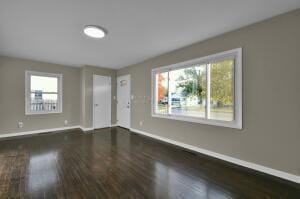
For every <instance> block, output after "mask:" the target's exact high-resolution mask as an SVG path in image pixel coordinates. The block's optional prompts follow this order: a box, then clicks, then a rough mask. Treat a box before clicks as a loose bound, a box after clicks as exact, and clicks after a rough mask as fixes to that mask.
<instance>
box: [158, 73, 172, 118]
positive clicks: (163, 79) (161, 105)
mask: <svg viewBox="0 0 300 199" xmlns="http://www.w3.org/2000/svg"><path fill="white" fill-rule="evenodd" d="M168 78H169V77H168V72H164V73H157V74H156V75H155V83H156V85H155V93H156V94H155V96H156V97H155V107H154V113H155V114H160V115H167V114H168Z"/></svg>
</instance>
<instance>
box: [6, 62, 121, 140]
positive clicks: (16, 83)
mask: <svg viewBox="0 0 300 199" xmlns="http://www.w3.org/2000/svg"><path fill="white" fill-rule="evenodd" d="M26 70H32V71H38V72H46V73H58V74H62V75H63V112H62V113H59V114H41V115H25V71H26ZM93 74H96V75H103V76H111V77H112V82H115V81H116V80H115V77H116V71H115V70H111V69H106V68H100V67H93V66H83V67H81V68H75V67H69V66H63V65H57V64H50V63H44V62H37V61H30V60H24V59H18V58H9V57H4V56H0V93H1V94H0V134H8V133H17V132H24V131H35V130H44V129H52V128H61V127H67V126H82V127H84V128H92V127H93ZM115 85H116V84H112V99H114V97H113V96H115V93H116V86H115ZM115 101H116V100H113V101H112V124H115V123H116V114H115V113H116V104H115ZM65 120H67V121H68V125H65V123H64V121H65ZM18 122H23V123H24V127H23V128H18Z"/></svg>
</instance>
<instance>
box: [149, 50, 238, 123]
mask: <svg viewBox="0 0 300 199" xmlns="http://www.w3.org/2000/svg"><path fill="white" fill-rule="evenodd" d="M161 71H166V72H161ZM152 72H153V75H152V77H153V78H155V79H153V82H154V85H153V93H154V94H155V95H154V96H153V97H152V102H153V103H152V104H153V106H154V107H153V109H152V110H153V112H152V116H153V117H156V116H157V117H160V115H164V117H165V118H170V119H175V120H183V121H190V122H199V123H203V124H210V125H216V126H225V127H231V128H238V129H241V128H242V83H243V82H242V49H241V48H237V49H233V50H229V51H225V52H221V53H217V54H214V55H209V56H206V57H202V58H198V59H193V60H189V61H185V62H183V63H177V64H174V65H170V66H165V67H161V68H158V69H153V70H152Z"/></svg>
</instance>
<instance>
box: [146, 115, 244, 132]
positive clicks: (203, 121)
mask: <svg viewBox="0 0 300 199" xmlns="http://www.w3.org/2000/svg"><path fill="white" fill-rule="evenodd" d="M152 117H156V118H164V119H171V120H179V121H184V122H193V123H199V124H207V125H211V126H220V127H228V128H233V129H240V130H241V129H242V123H241V122H237V121H232V122H226V121H220V120H207V119H201V118H196V117H187V116H185V117H182V116H175V115H159V114H154V113H152Z"/></svg>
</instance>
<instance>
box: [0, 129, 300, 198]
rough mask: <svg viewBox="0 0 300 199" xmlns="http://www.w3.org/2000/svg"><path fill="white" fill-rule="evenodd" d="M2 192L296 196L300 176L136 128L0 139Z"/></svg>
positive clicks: (7, 195)
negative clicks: (270, 171) (254, 167)
mask: <svg viewBox="0 0 300 199" xmlns="http://www.w3.org/2000/svg"><path fill="white" fill-rule="evenodd" d="M2 198H72V199H76V198H105V199H107V198H138V199H142V198H162V199H165V198H197V199H198V198H200V199H201V198H218V199H222V198H228V199H229V198H258V199H259V198H295V199H296V198H298V199H299V198H300V187H299V185H298V184H294V183H291V182H287V181H285V180H282V179H279V178H275V177H271V176H268V175H264V174H261V173H259V172H255V171H251V170H249V169H245V168H241V167H239V166H236V165H232V164H230V163H227V162H224V161H221V160H217V159H214V158H211V157H208V156H205V155H202V154H197V153H193V152H189V151H185V150H183V149H181V148H179V147H175V146H172V145H169V144H165V143H162V142H160V141H157V140H153V139H151V138H146V137H143V136H139V135H137V134H134V133H132V132H130V131H128V130H126V129H123V128H118V127H115V128H107V129H101V130H95V131H92V132H90V133H83V132H82V131H80V130H70V131H66V132H60V133H47V134H41V135H36V136H26V137H18V138H14V139H5V140H0V199H2Z"/></svg>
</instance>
